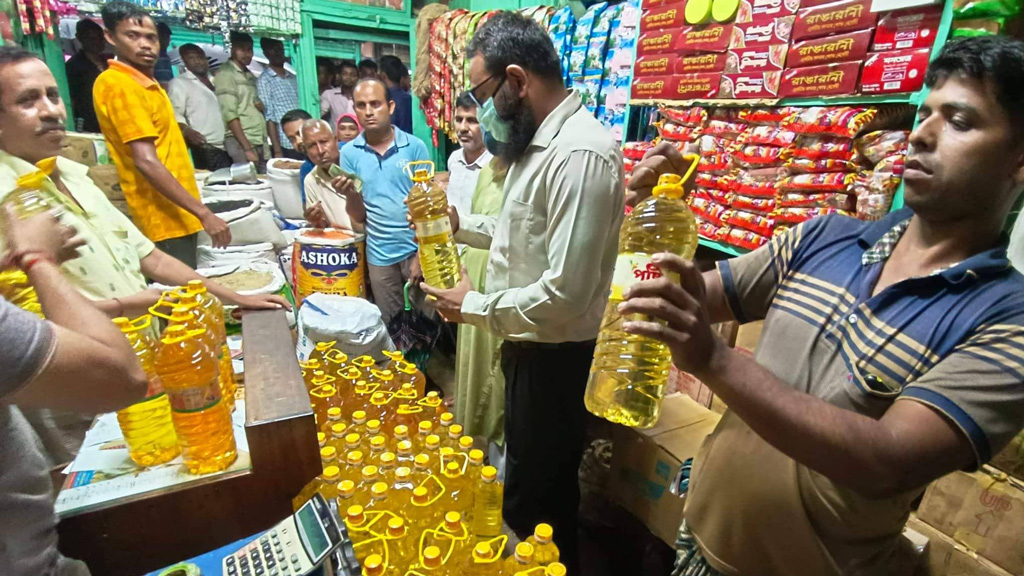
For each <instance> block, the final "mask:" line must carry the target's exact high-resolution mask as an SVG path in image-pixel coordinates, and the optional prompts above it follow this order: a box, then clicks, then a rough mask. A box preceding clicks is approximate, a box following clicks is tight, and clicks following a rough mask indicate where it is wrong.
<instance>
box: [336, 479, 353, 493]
mask: <svg viewBox="0 0 1024 576" xmlns="http://www.w3.org/2000/svg"><path fill="white" fill-rule="evenodd" d="M355 493H356V483H355V482H353V481H351V480H342V481H341V482H338V494H341V495H342V496H352V495H354V494H355Z"/></svg>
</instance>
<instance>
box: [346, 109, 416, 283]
mask: <svg viewBox="0 0 1024 576" xmlns="http://www.w3.org/2000/svg"><path fill="white" fill-rule="evenodd" d="M429 159H430V157H429V156H428V154H427V147H426V145H424V144H423V141H422V140H420V139H419V138H417V137H415V136H412V135H411V134H407V133H406V132H403V131H402V130H401V129H400V128H398V127H397V126H396V127H395V140H394V142H392V144H391V148H388V151H387V152H386V153H385V154H384V155H383V156H381V155H380V154H377V151H376V150H374V149H373V148H371V147H370V146H368V145H367V144H366V136H365V134H360V135H359V136H357V137H356V139H355V140H353V141H351V142H349V143H348V144H345V145H344V146H343V147H342V149H341V167H342V168H343V169H344V170H346V171H347V172H352V173H353V174H355V175H357V176H359V177H360V178H361V179H362V180H363V204H364V205H365V206H366V259H367V261H368V262H369V263H370V264H373V265H374V266H390V265H392V264H395V263H397V262H401V261H402V260H405V259H406V258H408V257H409V255H410V254H412V253H414V252H416V242H415V241H414V240H413V238H414V235H413V231H412V230H410V229H409V222H408V221H407V220H406V219H405V214H406V207H405V204H403V201H404V200H405V197H406V196H408V195H409V190H410V189H411V188H412V180H411V179H409V175H408V174H406V173H405V167H406V165H407V164H409V162H414V161H418V160H429Z"/></svg>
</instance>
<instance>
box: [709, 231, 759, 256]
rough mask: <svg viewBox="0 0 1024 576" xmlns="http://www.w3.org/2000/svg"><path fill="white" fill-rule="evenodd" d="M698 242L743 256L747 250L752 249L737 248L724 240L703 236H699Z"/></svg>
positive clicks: (733, 254) (724, 252)
mask: <svg viewBox="0 0 1024 576" xmlns="http://www.w3.org/2000/svg"><path fill="white" fill-rule="evenodd" d="M697 244H698V245H700V246H704V247H705V248H710V249H712V250H717V251H719V252H721V253H723V254H728V255H730V256H742V255H744V254H746V253H747V252H750V250H747V249H746V248H737V247H736V246H731V245H729V244H726V243H724V242H718V241H717V240H710V239H708V238H705V237H703V236H700V237H699V238H697Z"/></svg>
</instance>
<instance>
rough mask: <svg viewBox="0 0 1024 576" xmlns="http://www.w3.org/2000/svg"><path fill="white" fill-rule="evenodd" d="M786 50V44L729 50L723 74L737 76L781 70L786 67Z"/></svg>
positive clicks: (787, 47) (787, 48)
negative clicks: (739, 74) (742, 73)
mask: <svg viewBox="0 0 1024 576" xmlns="http://www.w3.org/2000/svg"><path fill="white" fill-rule="evenodd" d="M788 50H789V45H788V44H774V45H771V46H758V47H756V48H737V49H735V50H730V51H729V52H728V56H727V57H726V61H725V72H726V73H727V74H738V73H740V72H744V73H747V72H771V71H773V70H782V69H783V68H785V65H786V52H787V51H788Z"/></svg>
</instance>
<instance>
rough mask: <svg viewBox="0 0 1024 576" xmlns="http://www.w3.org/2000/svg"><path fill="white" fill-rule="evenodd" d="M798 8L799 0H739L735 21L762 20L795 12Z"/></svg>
mask: <svg viewBox="0 0 1024 576" xmlns="http://www.w3.org/2000/svg"><path fill="white" fill-rule="evenodd" d="M799 8H800V0H740V7H739V10H738V11H737V12H736V22H737V23H743V22H763V21H765V20H770V19H772V18H778V17H779V16H789V15H790V14H796V11H797V10H798V9H799Z"/></svg>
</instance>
